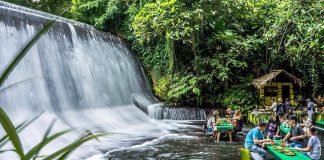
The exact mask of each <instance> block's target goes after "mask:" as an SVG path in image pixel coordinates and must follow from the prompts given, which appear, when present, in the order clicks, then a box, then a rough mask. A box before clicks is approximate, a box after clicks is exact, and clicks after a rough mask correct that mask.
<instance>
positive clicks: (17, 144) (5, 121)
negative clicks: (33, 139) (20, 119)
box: [0, 106, 27, 160]
mask: <svg viewBox="0 0 324 160" xmlns="http://www.w3.org/2000/svg"><path fill="white" fill-rule="evenodd" d="M0 123H1V125H2V127H3V129H4V130H5V132H6V133H7V135H8V137H9V140H10V141H11V143H12V145H13V146H14V148H15V151H16V152H17V154H18V155H19V157H20V158H21V159H22V160H27V158H26V156H25V154H24V150H23V147H22V145H21V141H20V138H19V136H18V134H17V132H16V129H15V127H14V125H13V124H12V122H11V120H10V118H9V117H8V115H7V114H6V113H5V112H4V110H3V109H2V107H1V106H0Z"/></svg>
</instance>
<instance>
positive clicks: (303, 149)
mask: <svg viewBox="0 0 324 160" xmlns="http://www.w3.org/2000/svg"><path fill="white" fill-rule="evenodd" d="M296 150H298V151H302V152H309V151H310V150H312V146H307V147H306V148H297V149H296Z"/></svg>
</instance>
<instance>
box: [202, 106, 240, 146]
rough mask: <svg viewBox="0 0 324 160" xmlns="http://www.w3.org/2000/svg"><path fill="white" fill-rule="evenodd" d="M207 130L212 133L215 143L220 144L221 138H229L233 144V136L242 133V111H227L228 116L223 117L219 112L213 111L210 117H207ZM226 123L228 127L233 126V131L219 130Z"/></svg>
mask: <svg viewBox="0 0 324 160" xmlns="http://www.w3.org/2000/svg"><path fill="white" fill-rule="evenodd" d="M207 118H208V121H207V128H208V129H209V130H211V131H212V139H213V141H215V142H219V141H220V138H221V136H224V137H229V141H230V142H233V134H235V133H237V132H242V128H243V118H242V113H241V111H240V110H236V111H235V112H234V111H232V110H231V109H227V110H226V115H225V116H223V117H221V116H220V115H219V111H218V110H216V111H213V112H212V114H211V115H210V116H208V117H207ZM224 122H226V123H227V124H228V125H230V126H231V125H233V129H229V130H223V131H221V130H219V129H218V128H217V126H218V125H220V124H221V123H224Z"/></svg>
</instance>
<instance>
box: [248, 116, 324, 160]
mask: <svg viewBox="0 0 324 160" xmlns="http://www.w3.org/2000/svg"><path fill="white" fill-rule="evenodd" d="M301 119H302V121H303V122H302V123H300V124H299V123H297V117H296V116H295V115H292V114H289V113H287V114H286V115H283V114H279V115H278V114H275V115H274V116H273V117H272V119H270V120H269V122H268V123H265V122H260V123H259V125H258V126H257V127H255V128H253V129H251V130H250V131H249V133H248V134H247V136H246V139H245V144H244V145H245V148H246V149H248V150H250V151H251V152H255V153H258V154H260V155H261V156H264V157H265V154H266V153H267V152H266V150H265V144H266V143H268V142H271V140H272V139H273V138H274V137H275V136H277V137H279V138H281V137H283V139H282V140H281V143H283V145H287V146H290V147H293V148H294V149H295V150H298V151H302V152H305V154H307V155H308V156H309V157H310V158H311V159H315V160H319V159H320V157H321V143H320V140H319V138H318V136H317V135H316V128H315V127H313V126H312V120H311V119H310V118H308V116H307V114H302V118H301ZM280 125H284V126H286V127H289V128H290V129H289V131H288V133H286V134H285V135H280Z"/></svg>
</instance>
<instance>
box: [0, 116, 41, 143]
mask: <svg viewBox="0 0 324 160" xmlns="http://www.w3.org/2000/svg"><path fill="white" fill-rule="evenodd" d="M43 113H44V112H41V113H40V114H38V115H37V116H35V117H34V118H32V119H30V120H28V121H25V122H23V123H21V124H19V125H18V126H17V127H16V128H15V129H16V132H17V133H19V132H21V131H22V130H24V129H25V128H26V127H27V126H29V125H30V124H31V123H33V122H34V121H35V120H36V119H38V117H39V116H41V115H42V114H43ZM8 141H9V137H8V134H7V135H5V136H3V137H2V138H1V139H0V148H2V147H3V146H4V145H5V144H6V143H7V142H8Z"/></svg>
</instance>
